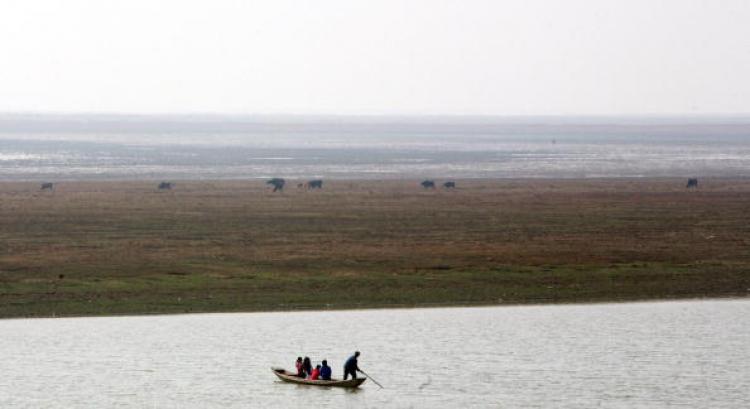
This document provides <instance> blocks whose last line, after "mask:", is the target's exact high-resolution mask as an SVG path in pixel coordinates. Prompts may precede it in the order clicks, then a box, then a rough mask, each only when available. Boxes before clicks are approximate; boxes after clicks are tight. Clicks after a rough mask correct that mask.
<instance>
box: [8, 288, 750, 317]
mask: <svg viewBox="0 0 750 409" xmlns="http://www.w3.org/2000/svg"><path fill="white" fill-rule="evenodd" d="M742 300H750V290H748V291H747V294H745V295H740V294H737V295H719V296H712V295H707V296H686V297H674V298H632V299H627V298H615V299H602V300H567V301H566V300H557V301H555V300H551V299H550V300H546V301H545V300H529V301H528V302H511V303H495V304H493V303H481V302H476V303H475V302H460V301H458V302H446V303H442V304H441V303H429V304H418V305H416V304H414V305H410V304H383V305H377V304H375V305H368V306H351V305H342V306H329V307H321V306H318V305H311V306H308V307H299V306H298V307H293V308H278V309H259V310H247V311H193V312H168V313H164V312H144V313H137V314H130V313H122V314H107V315H86V314H83V315H49V316H28V317H26V316H14V317H0V321H8V320H48V319H67V318H125V317H156V316H163V317H168V316H179V315H206V314H268V313H279V314H283V313H289V312H346V311H370V310H417V309H452V308H495V307H547V306H550V307H552V306H577V305H614V304H651V303H671V302H698V301H719V302H722V301H727V302H731V301H742Z"/></svg>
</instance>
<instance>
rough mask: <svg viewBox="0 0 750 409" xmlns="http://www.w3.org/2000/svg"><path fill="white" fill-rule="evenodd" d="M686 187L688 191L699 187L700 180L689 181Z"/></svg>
mask: <svg viewBox="0 0 750 409" xmlns="http://www.w3.org/2000/svg"><path fill="white" fill-rule="evenodd" d="M685 187H686V188H687V189H690V188H691V187H698V179H697V178H690V179H688V182H687V186H685Z"/></svg>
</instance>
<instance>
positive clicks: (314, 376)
mask: <svg viewBox="0 0 750 409" xmlns="http://www.w3.org/2000/svg"><path fill="white" fill-rule="evenodd" d="M310 379H312V380H313V381H317V380H318V379H320V365H315V369H313V370H312V374H310Z"/></svg>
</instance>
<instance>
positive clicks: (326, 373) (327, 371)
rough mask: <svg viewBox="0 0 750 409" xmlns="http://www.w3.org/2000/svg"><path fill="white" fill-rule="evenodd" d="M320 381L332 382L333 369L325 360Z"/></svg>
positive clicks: (321, 368)
mask: <svg viewBox="0 0 750 409" xmlns="http://www.w3.org/2000/svg"><path fill="white" fill-rule="evenodd" d="M320 379H322V380H324V381H330V380H331V367H330V366H328V361H326V360H325V359H324V360H323V365H322V366H321V367H320Z"/></svg>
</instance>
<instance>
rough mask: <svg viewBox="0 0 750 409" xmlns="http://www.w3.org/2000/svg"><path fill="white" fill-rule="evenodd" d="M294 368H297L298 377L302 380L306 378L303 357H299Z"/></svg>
mask: <svg viewBox="0 0 750 409" xmlns="http://www.w3.org/2000/svg"><path fill="white" fill-rule="evenodd" d="M294 367H295V368H297V376H299V377H300V378H304V377H305V368H304V367H303V366H302V357H301V356H298V357H297V362H295V363H294Z"/></svg>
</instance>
